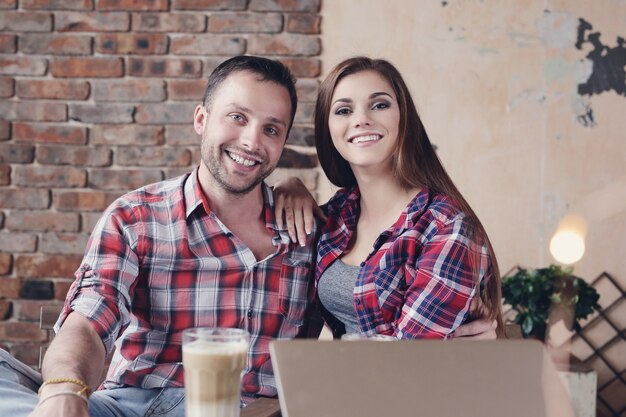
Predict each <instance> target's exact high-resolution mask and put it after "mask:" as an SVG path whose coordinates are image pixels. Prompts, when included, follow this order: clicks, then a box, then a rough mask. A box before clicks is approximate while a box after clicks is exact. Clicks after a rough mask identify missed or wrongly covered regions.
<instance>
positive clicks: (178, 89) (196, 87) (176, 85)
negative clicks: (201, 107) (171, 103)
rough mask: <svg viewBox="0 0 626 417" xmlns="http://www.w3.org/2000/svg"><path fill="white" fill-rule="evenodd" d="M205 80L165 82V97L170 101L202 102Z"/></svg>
mask: <svg viewBox="0 0 626 417" xmlns="http://www.w3.org/2000/svg"><path fill="white" fill-rule="evenodd" d="M205 89H206V80H202V79H199V80H170V81H168V82H167V95H168V98H169V99H170V100H195V101H197V102H198V103H200V102H202V97H203V96H204V90H205Z"/></svg>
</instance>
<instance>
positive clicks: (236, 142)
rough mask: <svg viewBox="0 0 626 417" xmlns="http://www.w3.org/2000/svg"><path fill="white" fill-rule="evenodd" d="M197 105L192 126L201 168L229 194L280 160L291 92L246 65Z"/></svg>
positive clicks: (251, 184)
mask: <svg viewBox="0 0 626 417" xmlns="http://www.w3.org/2000/svg"><path fill="white" fill-rule="evenodd" d="M208 107H209V109H208V111H207V110H206V109H205V108H204V107H203V106H202V105H199V106H197V107H196V110H195V114H194V128H195V130H196V132H197V133H198V134H200V135H202V144H201V157H202V164H201V168H200V169H201V173H202V170H203V168H206V169H207V170H208V172H209V173H210V175H211V176H212V178H213V180H214V182H215V183H217V184H218V185H219V186H220V187H221V188H222V189H224V190H225V191H227V192H229V193H232V194H245V193H248V192H249V191H251V190H252V189H254V187H256V186H257V185H258V184H259V183H261V181H263V180H264V179H265V178H266V177H267V176H268V175H269V174H270V173H271V172H272V171H273V170H274V168H276V165H277V164H278V160H279V159H280V155H281V154H282V151H283V147H284V145H285V140H286V139H287V131H288V129H289V122H290V120H291V101H290V99H289V92H288V91H287V89H286V88H285V87H283V86H281V85H280V84H277V83H274V82H271V81H260V80H259V77H258V75H256V74H254V73H251V72H248V71H238V72H235V73H232V74H231V75H229V76H228V78H226V79H225V80H224V81H223V82H222V84H221V85H220V86H219V87H218V88H217V90H216V91H215V93H214V95H213V97H212V98H211V100H210V102H209V104H208Z"/></svg>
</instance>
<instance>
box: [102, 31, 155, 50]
mask: <svg viewBox="0 0 626 417" xmlns="http://www.w3.org/2000/svg"><path fill="white" fill-rule="evenodd" d="M96 52H98V53H101V54H117V55H121V54H137V55H141V54H165V53H167V36H166V35H163V34H160V33H106V34H101V35H96Z"/></svg>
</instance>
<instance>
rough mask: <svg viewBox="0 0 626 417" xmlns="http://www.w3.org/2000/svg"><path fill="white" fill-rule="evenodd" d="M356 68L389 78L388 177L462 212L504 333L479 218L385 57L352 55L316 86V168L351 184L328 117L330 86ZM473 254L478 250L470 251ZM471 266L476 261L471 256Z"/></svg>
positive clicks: (494, 272) (487, 298)
mask: <svg viewBox="0 0 626 417" xmlns="http://www.w3.org/2000/svg"><path fill="white" fill-rule="evenodd" d="M362 71H375V72H377V73H378V74H380V75H381V76H382V77H383V78H385V79H386V80H387V82H389V84H390V85H391V87H392V88H393V91H394V93H395V95H396V99H397V101H398V105H399V109H400V126H399V130H398V144H399V145H398V147H397V149H396V151H395V153H394V155H393V171H394V176H395V177H396V178H397V179H398V181H399V182H400V185H401V186H402V187H404V188H407V189H409V188H421V187H428V188H429V189H430V190H432V191H434V192H437V193H441V194H445V195H447V196H448V197H450V198H452V199H453V200H454V201H455V202H456V203H457V204H458V205H459V207H460V209H461V210H462V211H463V212H464V213H465V215H466V216H467V217H468V219H469V223H470V225H471V226H472V227H473V233H472V234H473V236H472V238H474V239H476V240H477V241H478V242H479V243H481V244H483V243H484V244H485V245H486V246H487V250H488V252H489V256H490V257H491V261H492V264H491V274H490V275H491V277H489V279H488V280H487V282H486V283H483V284H484V287H483V289H482V290H481V291H480V297H481V299H482V301H483V303H484V304H485V307H487V309H488V311H489V317H490V318H491V319H495V320H497V321H498V330H497V332H498V336H503V335H504V325H503V322H502V307H501V299H502V293H501V285H500V281H501V277H500V271H499V268H498V263H497V261H496V256H495V253H494V250H493V247H492V245H491V242H490V241H489V237H488V236H487V232H486V231H485V228H484V227H483V225H482V223H481V222H480V220H479V219H478V216H476V213H474V210H472V208H471V207H470V205H469V204H468V203H467V201H466V200H465V198H464V197H463V195H462V194H461V192H460V191H459V190H458V188H457V187H456V186H455V185H454V182H453V181H452V179H451V178H450V176H449V175H448V173H447V172H446V170H445V169H444V167H443V165H442V164H441V161H440V160H439V157H438V156H437V154H436V153H435V149H434V148H433V146H432V144H431V143H430V139H429V138H428V134H427V133H426V129H425V128H424V125H423V123H422V121H421V119H420V117H419V115H418V113H417V109H416V107H415V104H414V102H413V98H412V97H411V93H410V92H409V89H408V87H407V86H406V84H405V82H404V80H403V79H402V76H401V75H400V72H399V71H398V70H397V69H396V68H395V67H394V66H393V65H392V64H391V63H389V62H388V61H385V60H383V59H370V58H367V57H354V58H350V59H347V60H345V61H343V62H341V63H339V64H338V65H337V66H336V67H335V68H334V69H333V70H332V71H331V72H330V74H328V76H327V77H326V79H325V80H324V81H323V82H322V84H321V85H320V91H319V94H318V97H317V103H316V105H315V147H316V148H317V155H318V157H319V160H320V164H321V166H322V169H323V170H324V172H325V173H326V176H327V177H328V179H329V180H330V181H331V182H332V183H333V184H335V185H336V186H338V187H351V186H353V185H355V184H356V178H355V176H354V173H353V172H352V168H350V164H349V163H348V161H346V160H345V159H344V158H343V157H342V156H341V155H340V154H339V152H338V151H337V149H335V147H334V145H333V142H332V138H331V136H330V130H329V127H328V118H329V115H330V108H331V101H332V95H333V92H334V91H335V87H336V86H337V84H338V83H339V81H341V80H342V79H343V78H344V77H346V76H348V75H350V74H356V73H358V72H362ZM476 255H477V257H479V256H480V254H476ZM474 262H475V266H478V265H480V264H479V259H475V260H474Z"/></svg>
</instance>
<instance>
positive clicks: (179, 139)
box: [165, 123, 201, 146]
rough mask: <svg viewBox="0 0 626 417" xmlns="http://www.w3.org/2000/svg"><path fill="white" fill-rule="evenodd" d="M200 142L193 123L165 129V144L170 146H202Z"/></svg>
mask: <svg viewBox="0 0 626 417" xmlns="http://www.w3.org/2000/svg"><path fill="white" fill-rule="evenodd" d="M200 141H201V138H200V135H198V134H197V133H196V131H195V130H194V129H193V125H192V124H191V123H190V124H188V125H173V126H166V127H165V143H167V144H168V145H170V146H200Z"/></svg>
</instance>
